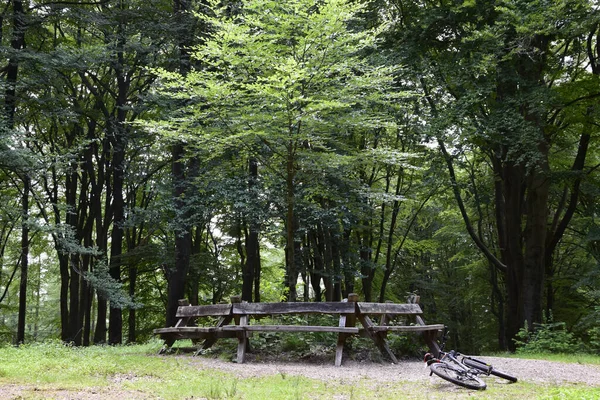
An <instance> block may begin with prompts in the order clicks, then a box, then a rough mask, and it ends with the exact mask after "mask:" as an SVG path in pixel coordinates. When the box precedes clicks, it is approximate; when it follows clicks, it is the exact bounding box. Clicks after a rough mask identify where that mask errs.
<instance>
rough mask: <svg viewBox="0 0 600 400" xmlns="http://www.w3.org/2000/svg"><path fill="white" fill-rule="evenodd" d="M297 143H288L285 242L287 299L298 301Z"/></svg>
mask: <svg viewBox="0 0 600 400" xmlns="http://www.w3.org/2000/svg"><path fill="white" fill-rule="evenodd" d="M294 154H295V144H294V142H293V141H292V140H290V142H289V143H288V153H287V166H286V215H285V228H286V244H285V256H286V257H285V266H286V273H285V285H286V287H287V289H288V294H287V300H288V301H296V296H297V292H296V281H297V279H298V271H297V268H296V243H295V242H296V239H295V233H296V229H295V228H296V216H295V214H294V211H295V210H294V207H295V189H294V179H295V177H296V168H295V166H294V162H295V156H294Z"/></svg>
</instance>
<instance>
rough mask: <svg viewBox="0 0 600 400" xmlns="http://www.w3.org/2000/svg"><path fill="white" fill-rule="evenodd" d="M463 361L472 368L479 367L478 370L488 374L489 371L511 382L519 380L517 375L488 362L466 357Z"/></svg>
mask: <svg viewBox="0 0 600 400" xmlns="http://www.w3.org/2000/svg"><path fill="white" fill-rule="evenodd" d="M462 362H463V363H464V364H465V365H467V366H469V367H471V368H477V369H478V370H480V371H483V372H485V373H486V374H487V373H488V372H489V373H490V374H491V375H495V376H497V377H498V378H502V379H506V380H507V381H510V382H511V383H515V382H516V381H517V378H516V377H515V376H512V375H509V374H507V373H506V372H502V371H498V370H497V369H496V368H494V367H493V366H492V365H490V364H486V363H484V362H483V361H480V360H477V359H475V358H466V357H465V358H463V360H462Z"/></svg>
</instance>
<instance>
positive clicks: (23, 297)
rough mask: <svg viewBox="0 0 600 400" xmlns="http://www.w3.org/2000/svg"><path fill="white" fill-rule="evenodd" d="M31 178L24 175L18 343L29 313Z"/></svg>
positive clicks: (22, 339)
mask: <svg viewBox="0 0 600 400" xmlns="http://www.w3.org/2000/svg"><path fill="white" fill-rule="evenodd" d="M30 186H31V180H30V178H29V175H28V174H25V176H24V177H23V195H22V198H21V201H22V204H21V205H22V213H23V216H22V224H21V281H20V285H19V318H18V323H17V344H23V343H25V320H26V318H25V317H26V314H27V278H28V274H29V226H28V224H29V191H30V189H31V188H30Z"/></svg>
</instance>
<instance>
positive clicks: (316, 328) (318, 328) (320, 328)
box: [222, 325, 359, 334]
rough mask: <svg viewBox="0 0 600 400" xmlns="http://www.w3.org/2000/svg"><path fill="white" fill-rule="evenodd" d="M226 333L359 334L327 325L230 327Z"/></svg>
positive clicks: (343, 327) (348, 328)
mask: <svg viewBox="0 0 600 400" xmlns="http://www.w3.org/2000/svg"><path fill="white" fill-rule="evenodd" d="M222 329H223V330H224V331H234V332H239V331H247V332H338V333H340V332H341V333H350V334H358V331H359V329H358V328H357V327H345V326H327V325H228V326H224V327H223V328H222Z"/></svg>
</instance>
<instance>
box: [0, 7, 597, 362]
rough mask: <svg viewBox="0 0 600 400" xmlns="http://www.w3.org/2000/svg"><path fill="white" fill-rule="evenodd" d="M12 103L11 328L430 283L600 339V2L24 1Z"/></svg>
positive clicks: (147, 331)
mask: <svg viewBox="0 0 600 400" xmlns="http://www.w3.org/2000/svg"><path fill="white" fill-rule="evenodd" d="M0 97H1V99H0V102H1V103H2V108H1V110H0V136H1V138H0V196H1V201H0V342H1V343H13V344H18V343H28V342H35V341H44V340H48V339H54V340H60V341H62V342H65V343H70V344H72V345H75V346H89V345H92V344H103V343H107V344H121V343H134V342H143V341H145V340H148V339H149V338H150V337H151V336H152V335H151V333H152V329H154V328H158V327H161V326H171V325H173V323H174V321H175V311H176V308H177V301H178V299H181V298H187V299H189V301H190V302H191V303H192V304H211V303H215V304H216V303H219V302H223V301H229V297H230V296H232V295H241V296H242V299H243V300H245V301H248V302H261V301H262V302H267V301H269V302H279V301H289V302H294V301H305V302H306V301H314V302H318V301H341V300H342V299H344V298H345V297H346V296H347V295H348V293H357V294H359V296H360V298H361V299H362V300H364V301H373V302H385V301H393V302H404V301H405V299H406V297H407V296H408V295H409V294H411V293H416V294H418V295H419V296H420V299H421V305H422V307H423V310H424V313H425V317H426V319H427V320H429V321H432V322H435V323H444V324H446V325H448V326H449V327H450V331H451V334H452V339H453V340H454V342H455V343H456V346H457V347H458V348H460V349H461V350H463V351H465V352H467V351H473V352H480V351H497V350H515V347H516V345H517V341H515V338H517V337H519V336H518V335H519V333H520V332H522V331H523V329H524V328H525V329H534V328H535V327H539V326H547V325H548V324H556V325H559V326H560V327H562V328H563V329H566V330H567V331H568V333H569V334H570V335H572V336H571V337H572V338H573V340H576V341H577V343H578V344H579V345H580V346H582V348H585V349H586V350H588V351H593V352H600V325H599V324H598V321H600V225H599V221H597V219H596V217H600V216H598V210H597V208H596V206H597V204H598V203H597V201H596V199H597V198H598V196H599V194H600V174H599V167H600V141H599V140H598V139H599V137H600V102H599V98H600V4H599V3H598V1H597V0H432V1H429V0H427V1H423V0H7V1H6V2H2V4H1V5H0ZM559 322H560V324H558V323H559ZM544 324H545V325H544Z"/></svg>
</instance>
